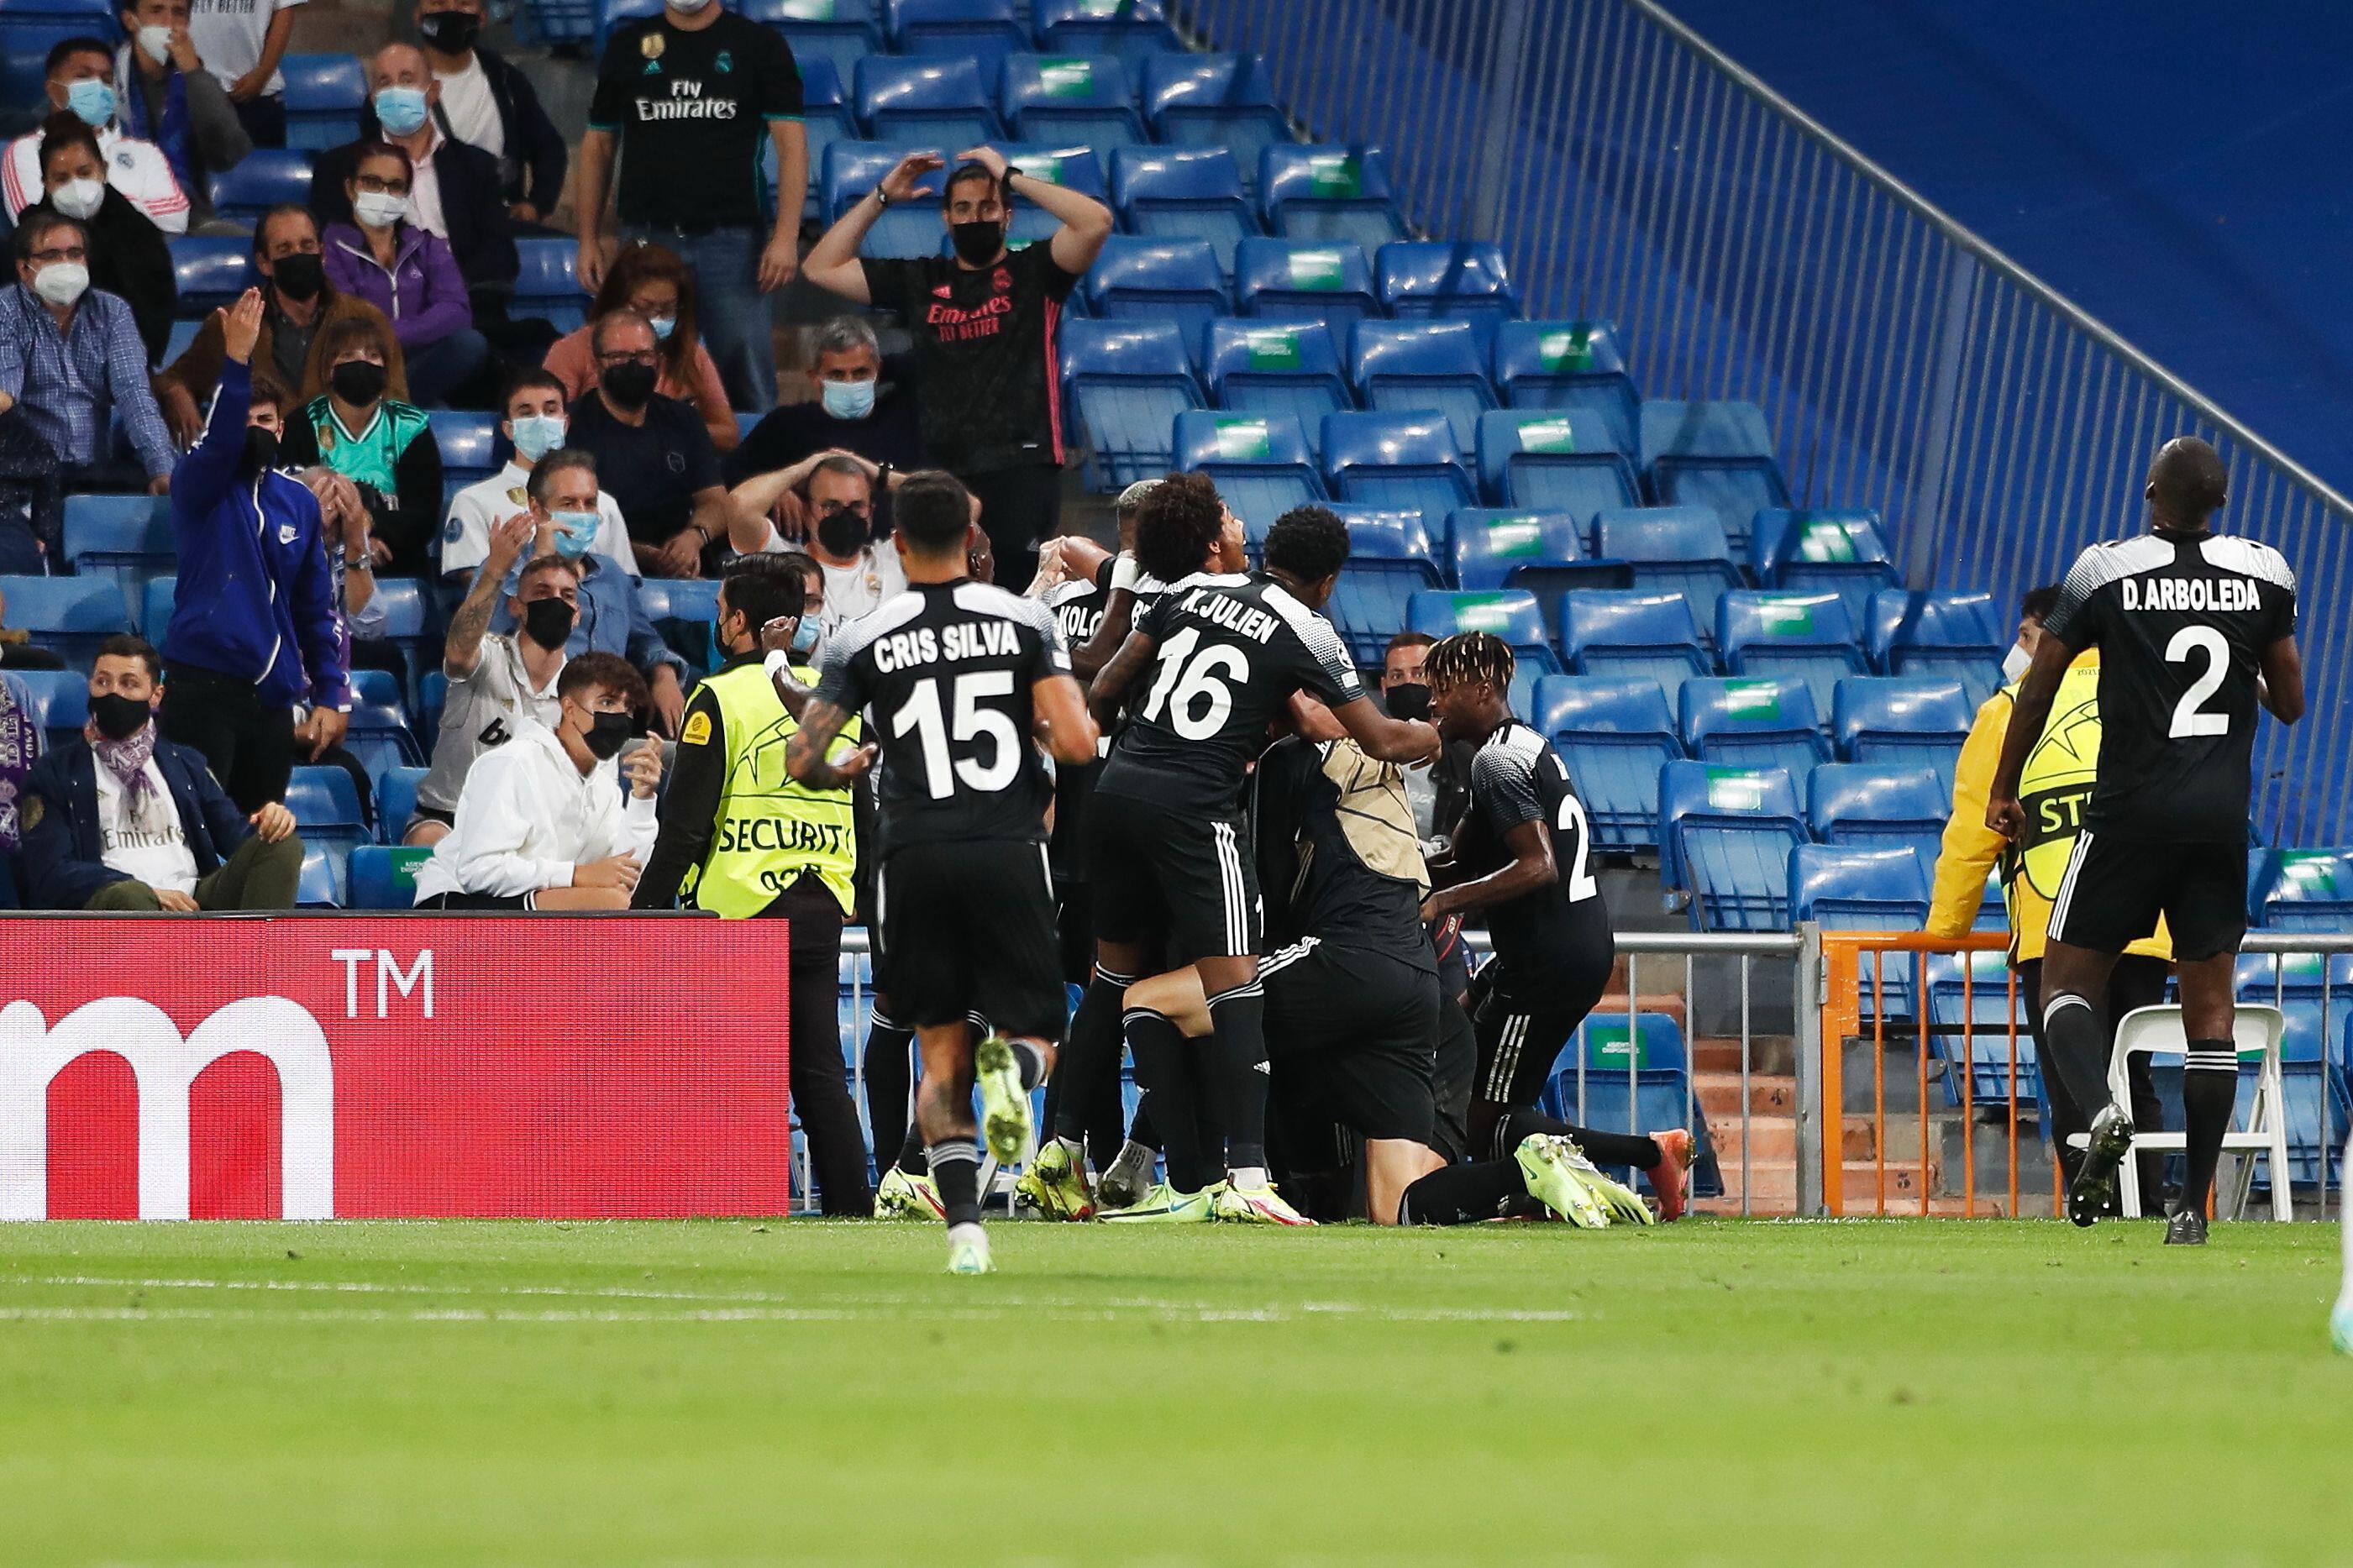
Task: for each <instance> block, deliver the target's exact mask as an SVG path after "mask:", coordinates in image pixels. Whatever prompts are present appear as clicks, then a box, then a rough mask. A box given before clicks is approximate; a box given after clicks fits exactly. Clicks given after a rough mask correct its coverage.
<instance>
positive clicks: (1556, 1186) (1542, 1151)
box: [1512, 1132, 1609, 1230]
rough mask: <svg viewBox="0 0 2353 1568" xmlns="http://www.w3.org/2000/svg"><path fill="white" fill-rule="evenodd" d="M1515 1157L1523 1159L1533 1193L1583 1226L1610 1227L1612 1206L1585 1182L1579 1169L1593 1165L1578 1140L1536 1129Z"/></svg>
mask: <svg viewBox="0 0 2353 1568" xmlns="http://www.w3.org/2000/svg"><path fill="white" fill-rule="evenodd" d="M1512 1157H1513V1158H1514V1159H1515V1160H1517V1161H1519V1163H1520V1174H1521V1176H1522V1177H1523V1178H1525V1180H1526V1182H1527V1184H1528V1195H1529V1196H1530V1197H1533V1198H1535V1199H1536V1200H1537V1201H1538V1202H1540V1203H1542V1204H1543V1205H1544V1206H1545V1207H1546V1208H1548V1209H1550V1210H1552V1212H1553V1213H1555V1214H1556V1215H1560V1217H1561V1218H1563V1219H1565V1220H1567V1221H1568V1223H1569V1224H1571V1225H1573V1226H1578V1227H1579V1228H1580V1229H1584V1230H1607V1229H1609V1209H1608V1208H1607V1207H1606V1206H1604V1205H1603V1204H1602V1202H1601V1200H1600V1199H1599V1197H1597V1196H1595V1195H1594V1194H1593V1191H1592V1189H1591V1188H1589V1187H1588V1185H1587V1184H1586V1178H1585V1172H1584V1171H1580V1170H1578V1169H1577V1167H1578V1166H1579V1165H1583V1166H1584V1167H1585V1170H1586V1171H1590V1170H1592V1169H1593V1167H1592V1165H1591V1163H1588V1161H1587V1160H1586V1158H1585V1156H1584V1155H1582V1154H1580V1153H1578V1152H1577V1145H1576V1144H1574V1143H1572V1142H1569V1141H1568V1140H1567V1139H1566V1138H1562V1137H1558V1136H1556V1135H1555V1134H1553V1133H1550V1132H1534V1133H1530V1134H1529V1135H1528V1136H1527V1137H1525V1138H1523V1139H1521V1140H1520V1146H1519V1148H1517V1149H1516V1150H1514V1152H1513V1155H1512Z"/></svg>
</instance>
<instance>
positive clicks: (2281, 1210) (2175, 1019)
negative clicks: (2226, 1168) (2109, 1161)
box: [2108, 1002, 2294, 1219]
mask: <svg viewBox="0 0 2353 1568" xmlns="http://www.w3.org/2000/svg"><path fill="white" fill-rule="evenodd" d="M2286 1032H2287V1019H2286V1018H2285V1017H2284V1016H2283V1015H2282V1014H2281V1012H2280V1010H2279V1009H2278V1008H2276V1007H2255V1006H2250V1005H2247V1004H2245V1003H2243V1002H2242V1003H2241V1004H2239V1007H2238V1022H2237V1026H2236V1027H2235V1028H2234V1030H2233V1031H2232V1033H2233V1036H2234V1039H2233V1044H2235V1045H2236V1046H2237V1047H2238V1053H2239V1057H2240V1059H2241V1060H2242V1061H2243V1060H2244V1059H2245V1058H2249V1057H2259V1058H2262V1059H2263V1074H2262V1077H2261V1078H2259V1079H2257V1080H2256V1085H2255V1103H2254V1108H2253V1110H2251V1111H2250V1112H2249V1113H2248V1117H2247V1129H2246V1131H2243V1132H2226V1133H2224V1134H2223V1136H2222V1152H2224V1153H2239V1154H2253V1153H2264V1154H2269V1155H2270V1156H2271V1163H2272V1171H2271V1174H2272V1218H2274V1219H2286V1218H2288V1217H2289V1216H2290V1215H2291V1214H2292V1213H2293V1212H2294V1211H2293V1206H2292V1205H2291V1203H2290V1197H2291V1194H2290V1193H2289V1190H2288V1163H2287V1101H2286V1098H2285V1096H2284V1094H2283V1093H2282V1092H2281V1089H2280V1037H2282V1036H2283V1035H2284V1034H2285V1033H2286ZM2135 1051H2139V1052H2142V1053H2144V1054H2146V1055H2150V1056H2154V1055H2156V1054H2157V1053H2158V1052H2160V1051H2162V1052H2166V1053H2168V1054H2169V1055H2172V1056H2177V1057H2178V1056H2184V1055H2186V1054H2187V1053H2188V1051H2189V1036H2188V1034H2187V1032H2186V1031H2185V1030H2184V1029H2183V1028H2182V1025H2181V1009H2180V1008H2179V1007H2136V1008H2134V1009H2133V1010H2132V1011H2131V1012H2129V1013H2127V1014H2126V1015H2125V1016H2124V1018H2123V1020H2122V1021H2121V1022H2120V1023H2118V1024H2117V1025H2116V1049H2115V1051H2114V1052H2112V1053H2111V1054H2110V1055H2109V1058H2108V1093H2109V1094H2110V1095H2111V1096H2113V1097H2114V1099H2115V1100H2116V1103H2117V1104H2118V1105H2130V1104H2131V1103H2132V1084H2131V1079H2130V1078H2129V1077H2128V1076H2127V1075H2126V1071H2125V1063H2126V1059H2127V1058H2129V1057H2131V1055H2132V1054H2133V1053H2134V1052H2135ZM2234 1089H2235V1086H2234ZM2188 1142H2189V1140H2188V1138H2187V1137H2186V1136H2185V1135H2184V1134H2182V1133H2179V1132H2140V1131H2136V1132H2135V1133H2134V1134H2133V1141H2132V1146H2133V1150H2134V1152H2139V1151H2140V1150H2143V1149H2155V1150H2160V1151H2165V1152H2176V1151H2179V1150H2180V1149H2182V1148H2183V1147H2185V1146H2186V1145H2187V1143H2188ZM2118 1177H2119V1184H2120V1194H2119V1195H2120V1196H2121V1197H2122V1199H2123V1203H2124V1212H2125V1217H2126V1219H2138V1218H2139V1217H2140V1171H2139V1168H2138V1166H2137V1164H2136V1163H2135V1162H2134V1160H2133V1157H2132V1155H2131V1154H2126V1156H2125V1163H2124V1167H2123V1169H2122V1170H2121V1171H2120V1172H2119V1173H2118ZM2254 1181H2255V1163H2254V1162H2253V1160H2246V1159H2242V1160H2241V1161H2240V1162H2239V1180H2238V1195H2237V1197H2236V1199H2235V1200H2234V1201H2233V1202H2232V1205H2231V1215H2232V1218H2233V1219H2236V1218H2239V1217H2241V1216H2242V1215H2244V1214H2245V1213H2246V1208H2247V1195H2248V1194H2249V1193H2250V1192H2251V1191H2252V1190H2253V1186H2254Z"/></svg>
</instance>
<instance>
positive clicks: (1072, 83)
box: [997, 54, 1148, 151]
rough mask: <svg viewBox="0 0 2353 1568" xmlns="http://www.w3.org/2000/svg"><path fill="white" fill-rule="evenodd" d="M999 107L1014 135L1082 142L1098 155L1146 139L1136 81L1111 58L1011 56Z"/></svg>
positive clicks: (1075, 55)
mask: <svg viewBox="0 0 2353 1568" xmlns="http://www.w3.org/2000/svg"><path fill="white" fill-rule="evenodd" d="M1001 83H1002V85H1001V86H1000V87H999V89H998V91H997V105H998V108H999V110H1001V112H1002V114H1003V118H1004V120H1005V122H1006V124H1007V125H1008V127H1010V128H1011V130H1012V132H1013V133H1014V134H1015V135H1017V136H1020V137H1024V138H1031V139H1036V140H1040V141H1049V142H1084V143H1086V144H1087V145H1088V146H1090V147H1093V148H1095V149H1097V150H1099V151H1102V150H1108V149H1114V148H1120V147H1140V146H1142V145H1144V144H1145V142H1146V141H1147V140H1148V138H1147V137H1146V135H1145V129H1144V117H1143V116H1142V115H1141V114H1139V113H1137V112H1136V109H1135V88H1134V78H1133V77H1132V76H1131V74H1130V73H1129V71H1128V68H1126V67H1125V66H1124V65H1123V64H1122V63H1121V62H1120V60H1119V59H1118V58H1116V57H1114V56H1112V55H1107V54H1104V55H1082V54H1065V55H1012V56H1008V58H1007V59H1006V61H1005V68H1004V71H1003V73H1002V76H1001Z"/></svg>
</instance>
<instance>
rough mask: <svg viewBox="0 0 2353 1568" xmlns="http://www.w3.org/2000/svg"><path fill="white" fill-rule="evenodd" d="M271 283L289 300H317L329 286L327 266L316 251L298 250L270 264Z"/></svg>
mask: <svg viewBox="0 0 2353 1568" xmlns="http://www.w3.org/2000/svg"><path fill="white" fill-rule="evenodd" d="M269 281H270V285H271V286H272V287H273V288H275V289H277V290H278V291H279V292H280V294H283V295H285V296H286V298H288V299H289V300H315V299H317V298H318V297H319V290H320V289H323V288H325V287H326V286H327V264H326V263H325V262H323V261H322V260H321V259H320V258H319V257H318V254H317V253H316V252H314V251H301V250H298V251H296V252H295V253H294V254H293V255H291V256H281V257H280V258H278V259H277V260H275V261H273V262H271V263H270V264H269Z"/></svg>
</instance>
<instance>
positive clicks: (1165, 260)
mask: <svg viewBox="0 0 2353 1568" xmlns="http://www.w3.org/2000/svg"><path fill="white" fill-rule="evenodd" d="M1083 286H1084V288H1085V289H1086V300H1087V308H1088V310H1091V311H1092V313H1093V314H1095V315H1098V316H1111V317H1115V318H1119V319H1123V320H1132V319H1135V318H1139V317H1140V318H1143V319H1145V320H1147V321H1164V320H1165V321H1175V322H1176V324H1177V325H1178V327H1179V328H1181V329H1182V330H1183V331H1184V333H1185V340H1186V342H1187V343H1192V342H1198V341H1199V340H1200V339H1201V337H1202V336H1203V335H1204V334H1205V331H1206V329H1207V328H1208V323H1209V321H1210V320H1211V318H1213V317H1217V316H1223V315H1229V314H1230V313H1231V307H1230V305H1229V297H1228V295H1227V292H1226V287H1225V284H1224V283H1223V282H1222V281H1221V280H1220V279H1219V276H1218V258H1217V255H1216V253H1215V252H1213V251H1211V250H1210V248H1209V247H1208V244H1207V242H1205V241H1202V240H1198V239H1194V240H1165V239H1134V238H1131V237H1128V236H1125V235H1117V234H1115V235H1113V236H1112V237H1110V238H1109V239H1107V240H1105V241H1104V242H1103V252H1102V254H1100V255H1099V256H1097V257H1096V258H1095V264H1094V265H1093V266H1092V267H1091V268H1088V269H1087V276H1086V281H1085V284H1084V285H1083Z"/></svg>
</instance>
